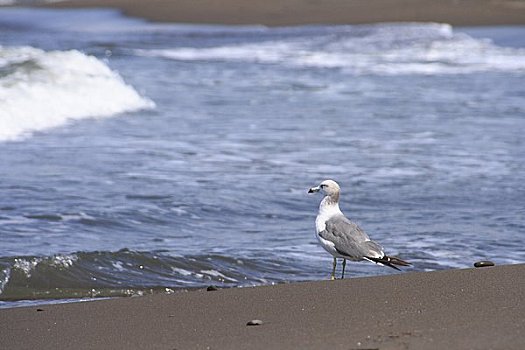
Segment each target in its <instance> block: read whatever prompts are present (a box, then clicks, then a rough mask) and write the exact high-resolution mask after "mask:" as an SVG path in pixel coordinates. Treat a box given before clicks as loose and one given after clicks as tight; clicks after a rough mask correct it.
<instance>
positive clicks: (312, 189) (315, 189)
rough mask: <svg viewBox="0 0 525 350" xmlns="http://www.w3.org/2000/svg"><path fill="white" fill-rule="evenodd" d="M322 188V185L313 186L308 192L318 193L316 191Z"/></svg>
mask: <svg viewBox="0 0 525 350" xmlns="http://www.w3.org/2000/svg"><path fill="white" fill-rule="evenodd" d="M320 189H321V187H319V186H317V187H312V188H310V189H309V190H308V193H316V192H319V190H320Z"/></svg>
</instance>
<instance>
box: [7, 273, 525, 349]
mask: <svg viewBox="0 0 525 350" xmlns="http://www.w3.org/2000/svg"><path fill="white" fill-rule="evenodd" d="M524 283H525V265H507V266H499V267H485V268H478V269H465V270H447V271H440V272H423V273H406V274H399V275H394V276H382V277H369V278H354V279H346V280H337V281H333V282H332V281H319V282H305V283H295V284H284V285H277V286H264V287H254V288H233V289H224V290H217V291H206V290H199V291H194V292H182V293H176V294H172V295H155V296H147V297H137V298H124V299H113V300H101V301H93V302H82V303H73V304H61V305H44V306H40V307H26V308H15V309H7V310H0V327H1V329H2V332H1V335H0V343H1V344H2V348H5V349H179V350H180V349H346V350H348V349H355V350H357V349H418V350H425V349H520V348H523V347H524V346H525V320H524V319H523V317H522V316H523V314H524V312H525V309H524V306H523V288H522V287H520V286H523V285H524ZM252 320H260V321H262V324H260V325H255V326H248V325H247V323H248V322H250V321H252Z"/></svg>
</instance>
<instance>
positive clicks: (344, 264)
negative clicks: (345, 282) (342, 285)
mask: <svg viewBox="0 0 525 350" xmlns="http://www.w3.org/2000/svg"><path fill="white" fill-rule="evenodd" d="M345 267H346V259H343V273H341V279H344V278H345Z"/></svg>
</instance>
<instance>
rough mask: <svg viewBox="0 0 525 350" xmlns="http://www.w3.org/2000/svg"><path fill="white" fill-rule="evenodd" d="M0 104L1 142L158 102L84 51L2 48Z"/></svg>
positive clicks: (0, 52)
mask: <svg viewBox="0 0 525 350" xmlns="http://www.w3.org/2000/svg"><path fill="white" fill-rule="evenodd" d="M0 106H1V108H0V141H5V140H14V139H18V138H21V137H24V136H28V135H30V134H31V133H32V132H35V131H40V130H45V129H49V128H52V127H56V126H60V125H63V124H64V123H67V122H68V121H70V120H78V119H83V118H88V117H109V116H113V115H116V114H119V113H122V112H129V111H135V110H139V109H143V108H152V107H154V103H153V102H152V101H151V100H149V99H147V98H144V97H142V96H140V95H139V93H138V92H137V91H135V89H134V88H133V87H131V86H130V85H127V84H126V83H125V82H124V81H123V79H122V78H121V77H120V76H119V75H118V74H117V73H116V72H114V71H112V70H111V69H110V68H109V67H108V66H107V65H106V64H105V63H104V62H102V61H101V60H99V59H97V58H96V57H93V56H89V55H86V54H84V53H82V52H80V51H76V50H70V51H44V50H41V49H37V48H33V47H28V46H25V47H2V46H0Z"/></svg>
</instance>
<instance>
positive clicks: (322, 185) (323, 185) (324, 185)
mask: <svg viewBox="0 0 525 350" xmlns="http://www.w3.org/2000/svg"><path fill="white" fill-rule="evenodd" d="M326 186H328V185H327V184H321V185H320V186H319V187H321V188H323V187H326Z"/></svg>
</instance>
